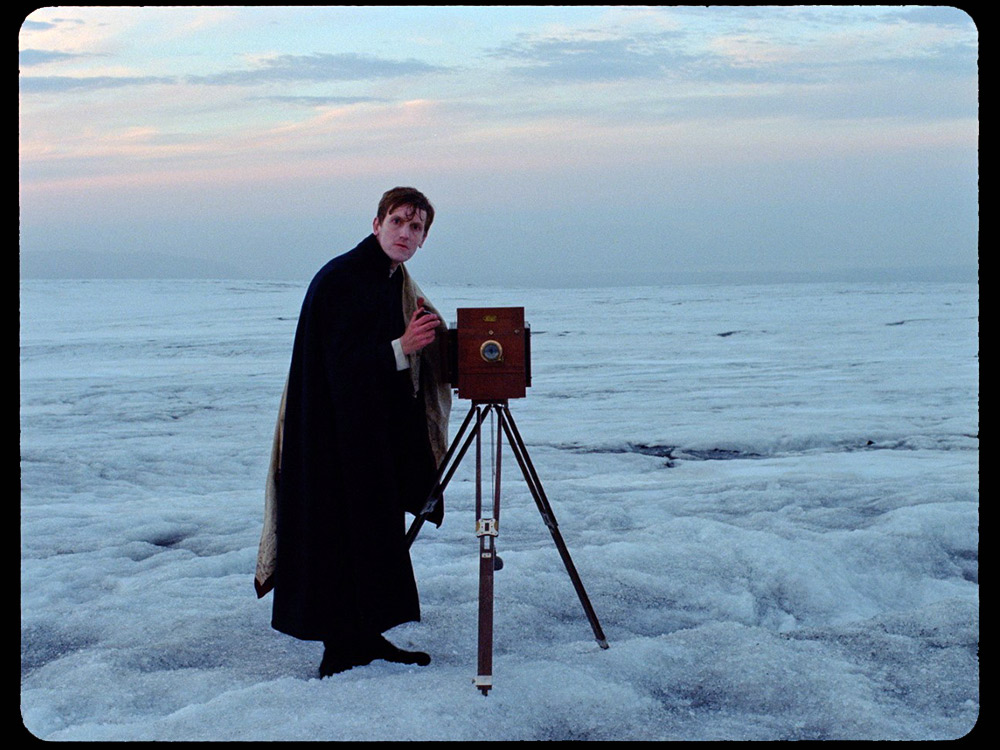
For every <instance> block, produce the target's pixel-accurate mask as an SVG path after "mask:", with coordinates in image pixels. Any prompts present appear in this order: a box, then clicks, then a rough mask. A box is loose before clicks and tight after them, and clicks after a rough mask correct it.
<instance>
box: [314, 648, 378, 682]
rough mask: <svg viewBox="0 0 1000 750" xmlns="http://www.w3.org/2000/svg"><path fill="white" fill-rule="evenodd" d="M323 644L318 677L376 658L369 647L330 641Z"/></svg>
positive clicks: (357, 665)
mask: <svg viewBox="0 0 1000 750" xmlns="http://www.w3.org/2000/svg"><path fill="white" fill-rule="evenodd" d="M323 646H324V648H323V661H321V662H320V664H319V677H320V679H323V678H324V677H329V676H330V675H334V674H339V673H341V672H346V671H347V670H348V669H353V668H354V667H363V666H364V665H365V664H371V663H372V661H374V660H375V659H377V658H378V657H377V656H376V655H375V654H374V653H372V651H371V649H370V648H367V649H360V648H358V647H357V646H356V645H354V646H349V647H344V646H342V645H340V644H337V643H333V642H331V641H327V642H324V644H323Z"/></svg>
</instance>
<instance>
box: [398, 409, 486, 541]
mask: <svg viewBox="0 0 1000 750" xmlns="http://www.w3.org/2000/svg"><path fill="white" fill-rule="evenodd" d="M477 415H478V419H477V420H476V426H475V427H474V428H473V431H472V432H471V433H469V437H468V438H467V439H466V441H465V444H464V445H462V449H461V450H460V451H459V453H458V456H457V458H455V461H454V463H452V464H451V468H449V467H448V463H449V461H451V459H452V456H454V454H455V449H456V448H457V447H458V444H459V443H460V442H461V440H462V436H463V435H464V434H465V431H466V430H467V429H468V427H469V423H470V422H471V421H472V418H473V417H474V416H477ZM485 416H486V412H482V413H480V412H479V410H478V409H477V408H476V407H475V405H473V406H472V407H470V408H469V413H468V414H467V415H466V417H465V421H464V422H463V423H462V426H461V428H460V429H459V431H458V434H456V435H455V439H454V440H453V441H452V443H451V446H450V447H449V448H448V452H447V453H446V454H445V457H444V459H443V460H442V461H441V466H440V467H439V468H438V473H437V478H436V479H435V483H434V487H433V489H431V492H430V494H429V495H428V496H427V502H426V503H425V504H424V509H423V510H422V511H420V515H418V516H417V517H416V518H415V519H413V523H412V524H410V528H409V530H408V531H407V532H406V547H407V549H408V548H409V547H411V546H412V545H413V540H414V539H416V538H417V534H419V533H420V529H421V527H422V526H423V525H424V521H426V520H427V517H428V516H430V514H431V513H433V512H434V508H436V507H437V504H438V502H439V500H440V498H441V493H443V492H444V489H445V487H447V486H448V483H449V482H450V481H451V478H452V477H453V476H454V475H455V470H456V469H457V468H458V466H459V464H461V463H462V459H463V458H465V454H466V452H467V451H468V450H469V445H470V444H471V443H472V440H473V438H475V436H476V432H477V431H478V429H479V425H480V424H482V420H483V418H484V417H485ZM446 472H447V473H446ZM442 476H444V479H443V480H442V479H441V477H442Z"/></svg>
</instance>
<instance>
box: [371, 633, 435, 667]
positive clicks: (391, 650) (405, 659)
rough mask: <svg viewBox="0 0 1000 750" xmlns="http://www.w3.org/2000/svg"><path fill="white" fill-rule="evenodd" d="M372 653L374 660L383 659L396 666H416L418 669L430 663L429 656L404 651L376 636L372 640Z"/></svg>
mask: <svg viewBox="0 0 1000 750" xmlns="http://www.w3.org/2000/svg"><path fill="white" fill-rule="evenodd" d="M372 652H373V653H374V654H375V658H376V659H384V660H385V661H391V662H395V663H396V664H416V665H417V666H420V667H426V666H427V665H428V664H430V663H431V657H430V654H425V653H424V652H423V651H404V650H403V649H401V648H397V647H396V646H394V645H392V644H391V643H389V641H387V640H386V639H385V637H384V636H381V635H376V636H375V637H374V638H373V639H372Z"/></svg>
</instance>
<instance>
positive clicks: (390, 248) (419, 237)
mask: <svg viewBox="0 0 1000 750" xmlns="http://www.w3.org/2000/svg"><path fill="white" fill-rule="evenodd" d="M426 220H427V212H426V211H418V210H416V209H414V208H413V206H398V207H396V208H394V209H393V210H392V211H390V212H389V214H388V215H387V216H386V217H385V220H384V221H379V220H378V217H377V216H376V217H375V221H374V222H373V223H372V231H373V232H374V233H375V236H376V237H378V242H379V245H381V246H382V251H383V252H384V253H385V254H386V255H388V256H389V257H390V258H391V259H392V262H393V265H396V264H398V263H405V262H406V261H408V260H409V259H410V258H412V257H413V256H414V254H415V253H416V252H417V248H419V247H420V246H421V245H423V244H424V239H426V237H427V231H426V224H425V222H426Z"/></svg>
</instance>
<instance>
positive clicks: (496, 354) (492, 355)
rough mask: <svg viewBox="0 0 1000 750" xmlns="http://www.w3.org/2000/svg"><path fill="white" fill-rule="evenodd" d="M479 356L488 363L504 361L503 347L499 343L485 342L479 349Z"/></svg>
mask: <svg viewBox="0 0 1000 750" xmlns="http://www.w3.org/2000/svg"><path fill="white" fill-rule="evenodd" d="M479 354H480V356H482V358H483V359H485V360H486V361H487V362H499V361H500V360H501V359H503V347H502V346H500V342H499V341H492V340H490V341H484V342H483V345H482V346H481V347H479Z"/></svg>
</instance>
